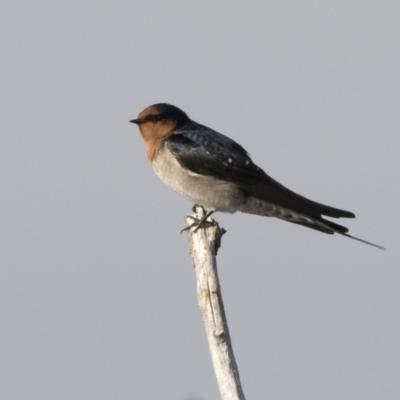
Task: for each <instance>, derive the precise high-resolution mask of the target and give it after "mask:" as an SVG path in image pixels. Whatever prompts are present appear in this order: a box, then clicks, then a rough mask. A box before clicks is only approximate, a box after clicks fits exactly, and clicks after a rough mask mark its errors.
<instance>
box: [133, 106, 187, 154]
mask: <svg viewBox="0 0 400 400" xmlns="http://www.w3.org/2000/svg"><path fill="white" fill-rule="evenodd" d="M189 121H190V119H189V117H188V116H187V115H186V114H185V113H184V112H183V111H182V110H180V109H179V108H178V107H175V106H172V105H170V104H166V103H159V104H154V105H152V106H149V107H147V108H145V109H144V110H143V111H142V112H141V113H140V114H139V115H138V117H137V119H133V120H131V121H130V122H132V123H134V124H137V125H138V126H139V130H140V133H141V135H142V137H143V139H144V141H145V142H146V144H147V155H148V157H149V159H150V160H153V158H154V157H155V155H156V154H157V152H158V150H159V149H160V147H161V145H162V142H163V140H164V139H165V138H167V137H168V136H170V135H172V134H173V132H174V130H175V129H177V128H179V127H181V126H183V125H185V124H186V123H188V122H189Z"/></svg>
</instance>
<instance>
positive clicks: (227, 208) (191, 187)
mask: <svg viewBox="0 0 400 400" xmlns="http://www.w3.org/2000/svg"><path fill="white" fill-rule="evenodd" d="M152 165H153V169H154V171H155V172H156V174H157V175H158V176H159V177H160V178H161V180H162V181H163V182H164V183H165V184H166V185H168V186H169V187H171V188H172V189H173V190H175V191H176V192H178V193H179V194H181V195H182V196H184V197H186V198H187V199H188V200H190V201H192V202H193V203H195V204H198V205H201V206H204V207H207V208H211V209H214V210H218V211H222V212H229V213H234V212H235V211H237V209H238V207H239V206H240V205H241V204H242V203H243V202H244V195H243V193H242V192H241V191H240V190H239V189H238V188H237V186H236V185H235V184H233V183H231V182H225V181H222V180H219V179H216V178H213V177H211V176H205V175H199V174H196V173H193V172H190V171H188V170H186V169H184V168H182V167H181V165H180V164H179V163H178V161H177V160H176V159H175V157H174V155H173V154H172V153H171V152H170V151H169V150H168V148H167V147H165V146H164V147H162V149H161V150H160V152H159V153H158V155H157V156H156V157H155V158H154V159H153V163H152Z"/></svg>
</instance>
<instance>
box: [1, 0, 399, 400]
mask: <svg viewBox="0 0 400 400" xmlns="http://www.w3.org/2000/svg"><path fill="white" fill-rule="evenodd" d="M0 9H1V12H0V48H1V62H0V92H1V94H0V102H1V104H0V109H1V111H0V113H1V118H0V187H1V196H0V226H1V229H0V241H1V251H0V376H1V379H0V398H1V399H4V400H109V399H117V400H125V399H140V400H142V399H143V400H147V399H160V400H161V399H162V400H165V399H167V400H212V399H218V398H219V394H218V388H217V385H216V381H215V378H214V373H213V370H212V365H211V359H210V356H209V352H208V347H207V343H206V337H205V333H204V328H203V325H202V321H201V318H200V313H199V310H198V306H197V299H196V283H195V275H194V271H193V268H192V263H191V260H190V257H189V254H188V243H187V237H186V235H185V234H182V235H180V234H179V232H180V230H181V229H182V228H183V227H184V222H183V218H184V215H185V214H188V213H191V206H192V205H191V204H190V203H189V202H188V201H187V200H185V199H184V198H181V197H180V196H178V195H177V194H175V193H174V192H172V191H171V190H170V189H169V188H167V187H166V186H164V185H163V184H162V183H161V181H160V180H159V179H158V178H157V176H156V175H155V174H154V172H153V171H152V169H151V167H150V165H149V163H148V160H147V158H146V153H145V145H144V143H143V141H142V138H141V136H140V134H139V132H138V129H137V127H136V126H134V125H132V124H130V123H129V120H130V119H132V118H135V117H136V116H137V114H138V113H139V112H140V111H141V110H142V109H144V108H145V107H147V106H149V105H151V104H153V103H158V102H168V103H171V104H174V105H176V106H178V107H180V108H182V109H183V110H184V111H186V112H187V113H188V115H189V116H190V117H191V118H192V119H194V120H195V121H198V122H200V123H202V124H204V125H206V126H209V127H212V128H213V129H215V130H217V131H219V132H222V133H224V134H226V135H228V136H230V137H231V138H233V139H234V140H236V141H238V142H239V143H241V144H242V145H243V146H244V147H245V148H246V149H247V150H248V151H249V152H250V154H251V156H252V158H253V160H254V161H255V162H256V163H257V164H258V165H259V166H260V167H262V168H263V169H265V171H266V172H267V173H268V174H269V175H271V176H272V177H273V178H275V179H277V180H278V181H280V182H281V183H283V184H284V185H285V186H287V187H289V188H291V189H292V190H294V191H296V192H299V193H300V194H302V195H305V196H306V197H309V198H311V199H313V200H316V201H319V202H322V203H326V204H329V205H331V206H334V207H338V208H343V209H345V210H350V211H353V212H354V213H355V214H356V215H357V218H356V219H355V220H346V221H344V224H345V225H346V226H348V227H349V228H350V232H351V234H353V235H355V236H359V237H361V238H363V239H366V240H369V241H372V242H375V243H378V244H380V245H383V246H386V247H387V251H386V252H384V251H380V250H377V249H375V248H373V247H369V246H366V245H363V244H361V243H358V242H355V241H352V240H350V239H347V238H343V237H340V236H336V235H335V236H330V235H324V234H322V233H319V232H316V231H312V230H307V229H306V228H303V227H300V226H296V225H293V224H288V223H285V222H282V221H279V220H275V219H267V218H261V217H255V216H250V215H245V214H236V215H224V214H217V215H216V219H217V220H218V221H219V223H220V224H221V226H223V227H224V228H225V229H227V231H228V233H227V234H226V235H225V236H224V238H223V244H222V248H221V250H220V252H219V255H218V267H219V273H220V279H221V284H222V291H223V297H224V302H225V308H226V312H227V316H228V321H229V326H230V332H231V337H232V341H233V346H234V350H235V354H236V360H237V363H238V366H239V371H240V375H241V379H242V385H243V389H244V392H245V394H246V397H247V398H248V399H275V400H286V399H307V400H321V399H323V400H334V399H335V400H336V399H341V400H347V399H351V400H354V399H363V400H372V399H385V400H392V399H393V400H395V399H399V398H400V379H399V376H400V320H399V318H400V289H399V282H400V270H399V267H400V242H399V237H400V212H399V209H400V207H399V198H400V179H399V172H400V157H399V150H400V139H399V127H400V45H399V39H400V23H399V15H400V3H399V2H398V1H379V2H378V1H354V0H345V1H342V0H336V1H330V2H326V1H324V2H322V1H302V2H295V1H286V0H283V1H281V0H280V1H267V2H266V1H263V2H261V1H259V2H258V1H254V2H239V1H229V2H228V1H220V2H215V1H202V2H195V1H183V0H181V1H175V0H173V1H161V0H154V1H141V2H139V1H132V0H130V1H117V2H106V1H88V0H79V1H76V0H71V1H68V2H65V1H64V2H62V1H44V0H38V1H34V2H28V1H7V0H4V1H3V2H2V4H1V7H0Z"/></svg>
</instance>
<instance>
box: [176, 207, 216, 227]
mask: <svg viewBox="0 0 400 400" xmlns="http://www.w3.org/2000/svg"><path fill="white" fill-rule="evenodd" d="M197 207H199V206H198V205H196V204H195V205H194V206H193V208H192V210H193V211H194V212H197V210H196V208H197ZM214 211H215V210H210V211H208V212H207V213H205V211H204V208H203V214H204V215H203V217H201V218H196V217H193V216H192V215H188V217H189V218H191V219H193V220H194V222H193V223H192V224H190V225H189V226H187V227H186V228H184V229H182V230H181V233H182V232H185V231H189V230H190V229H192V228H193V227H195V228H194V229H193V231H192V233H195V232H197V231H198V229H199V228H201V226H202V225H204V224H211V225H214V224H215V221H214V220H213V219H211V221H207V219H208V217H210V216H211V214H213V213H214Z"/></svg>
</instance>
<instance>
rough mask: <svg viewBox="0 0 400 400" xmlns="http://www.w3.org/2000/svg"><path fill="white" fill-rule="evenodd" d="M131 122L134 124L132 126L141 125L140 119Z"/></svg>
mask: <svg viewBox="0 0 400 400" xmlns="http://www.w3.org/2000/svg"><path fill="white" fill-rule="evenodd" d="M129 122H132V124H138V125H139V124H140V119H132V120H131V121H129Z"/></svg>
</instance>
